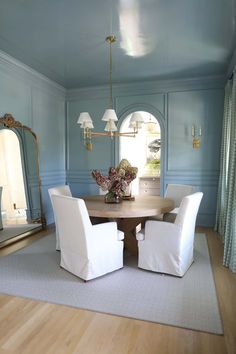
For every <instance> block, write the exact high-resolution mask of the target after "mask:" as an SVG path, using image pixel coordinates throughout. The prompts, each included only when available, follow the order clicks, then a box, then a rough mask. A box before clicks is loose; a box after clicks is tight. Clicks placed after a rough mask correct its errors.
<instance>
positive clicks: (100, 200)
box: [83, 195, 174, 254]
mask: <svg viewBox="0 0 236 354" xmlns="http://www.w3.org/2000/svg"><path fill="white" fill-rule="evenodd" d="M83 199H84V201H85V204H86V206H87V209H88V213H89V216H91V217H96V218H108V219H110V220H111V219H112V220H114V221H116V222H117V226H118V229H119V230H121V231H124V233H125V238H124V243H125V248H126V249H127V250H128V251H129V252H130V253H132V254H137V252H138V249H137V241H136V226H137V225H139V224H140V223H143V222H144V221H145V220H146V219H147V218H148V217H150V216H156V215H159V214H163V213H168V212H169V211H171V210H172V209H174V201H173V200H171V199H167V198H161V197H158V196H136V197H135V200H122V202H121V203H118V204H110V203H105V202H104V196H102V195H95V196H86V197H83Z"/></svg>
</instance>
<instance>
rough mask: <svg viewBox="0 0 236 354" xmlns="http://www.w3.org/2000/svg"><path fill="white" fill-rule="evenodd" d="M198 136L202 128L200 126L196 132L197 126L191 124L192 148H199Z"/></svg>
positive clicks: (200, 134)
mask: <svg viewBox="0 0 236 354" xmlns="http://www.w3.org/2000/svg"><path fill="white" fill-rule="evenodd" d="M200 136H202V128H201V126H200V127H199V129H198V133H197V128H196V127H195V126H194V125H193V126H192V137H193V148H194V149H199V148H200V143H201V140H200Z"/></svg>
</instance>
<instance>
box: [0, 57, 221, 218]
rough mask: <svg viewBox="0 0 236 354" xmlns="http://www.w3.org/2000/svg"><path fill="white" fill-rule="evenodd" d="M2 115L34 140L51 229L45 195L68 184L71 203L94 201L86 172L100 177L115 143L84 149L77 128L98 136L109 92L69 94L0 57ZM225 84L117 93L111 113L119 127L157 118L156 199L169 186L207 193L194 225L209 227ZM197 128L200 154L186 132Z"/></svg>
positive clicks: (98, 142) (117, 89)
mask: <svg viewBox="0 0 236 354" xmlns="http://www.w3.org/2000/svg"><path fill="white" fill-rule="evenodd" d="M0 80H1V86H0V115H1V116H2V115H3V114H4V113H6V112H10V113H12V114H13V116H14V117H15V118H16V119H18V120H20V121H21V122H22V123H24V124H25V125H27V126H29V127H31V128H32V129H33V130H34V131H35V133H36V134H37V136H38V138H39V150H40V168H41V172H40V174H41V179H42V191H43V206H44V212H45V214H46V218H47V222H48V223H51V222H53V216H52V210H51V205H50V202H49V198H48V193H47V189H48V188H49V187H51V186H53V185H56V184H63V183H65V182H66V181H67V182H68V183H69V184H70V186H71V189H72V193H73V194H74V195H77V196H79V195H85V194H91V193H97V192H98V187H97V185H96V184H95V182H94V181H93V180H92V178H91V170H92V169H94V168H99V169H101V170H102V171H103V172H104V173H105V172H107V169H108V167H109V166H110V165H114V164H116V163H117V162H118V160H119V156H118V143H119V142H118V141H117V140H116V139H114V140H112V141H111V140H109V139H107V138H97V139H94V149H93V151H92V152H88V151H87V150H86V149H85V148H84V145H83V138H82V135H81V130H80V127H79V126H78V124H77V123H76V121H77V117H78V115H79V113H80V112H82V111H89V112H90V113H91V115H92V117H93V119H94V124H95V128H96V129H98V130H103V128H104V124H103V123H102V122H101V117H102V115H103V112H104V110H105V108H107V105H108V96H109V93H108V90H107V88H106V87H93V88H85V89H78V90H68V91H67V92H66V91H65V90H64V89H63V88H62V87H61V86H59V85H57V84H55V83H53V82H52V81H50V80H48V79H47V78H45V77H44V76H42V75H40V74H38V73H37V72H35V71H33V70H31V69H29V68H28V67H26V66H24V65H23V64H21V63H19V62H17V61H16V60H14V59H12V58H11V57H8V56H6V55H5V54H3V53H1V52H0ZM223 87H224V80H223V79H222V78H212V79H209V78H208V79H200V78H199V79H192V80H191V79H188V80H178V81H163V82H161V81H159V82H146V83H145V82H142V83H141V82H140V83H135V84H126V85H114V87H113V89H114V107H115V109H116V111H117V113H118V117H119V125H120V124H121V122H122V120H123V119H124V118H125V117H126V116H127V114H129V113H131V112H133V111H135V110H145V111H148V112H150V113H152V114H154V115H155V116H156V118H157V119H158V120H159V122H160V124H161V129H162V138H163V146H162V174H161V191H162V193H163V192H164V190H165V187H166V184H167V183H188V184H194V185H195V186H196V187H197V188H198V189H199V190H202V191H203V192H204V199H203V202H202V204H201V208H200V214H199V218H198V223H199V224H201V225H213V224H214V218H215V205H216V203H215V202H216V191H217V183H218V175H219V150H220V140H221V124H222V112H223V95H224V90H223ZM193 124H195V125H196V126H200V125H201V127H202V133H203V135H202V139H201V140H202V142H201V148H200V149H199V150H194V149H193V148H192V137H191V126H192V125H193Z"/></svg>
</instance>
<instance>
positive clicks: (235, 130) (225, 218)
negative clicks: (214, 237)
mask: <svg viewBox="0 0 236 354" xmlns="http://www.w3.org/2000/svg"><path fill="white" fill-rule="evenodd" d="M215 230H216V231H218V232H219V234H220V235H221V237H222V241H223V243H224V258H223V264H224V265H225V266H226V267H229V268H230V269H231V270H232V271H233V272H236V74H235V71H234V74H233V78H232V79H231V80H229V81H228V82H227V84H226V87H225V100H224V117H223V128H222V144H221V156H220V177H219V187H218V198H217V213H216V224H215Z"/></svg>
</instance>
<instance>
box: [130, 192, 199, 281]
mask: <svg viewBox="0 0 236 354" xmlns="http://www.w3.org/2000/svg"><path fill="white" fill-rule="evenodd" d="M202 196H203V193H201V192H198V193H194V194H191V195H189V196H186V197H184V198H183V200H182V202H181V204H180V208H179V212H178V214H177V217H176V219H175V222H174V223H173V224H172V223H169V222H164V221H154V220H149V221H147V222H146V224H145V230H141V231H140V232H139V233H137V235H136V238H137V240H138V253H139V254H138V266H139V267H140V268H143V269H147V270H152V271H154V272H160V273H168V274H173V275H176V276H179V277H182V276H183V275H184V274H185V272H186V271H187V270H188V268H189V267H190V265H191V264H192V262H193V248H194V232H195V224H196V217H197V213H198V209H199V206H200V203H201V199H202Z"/></svg>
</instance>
